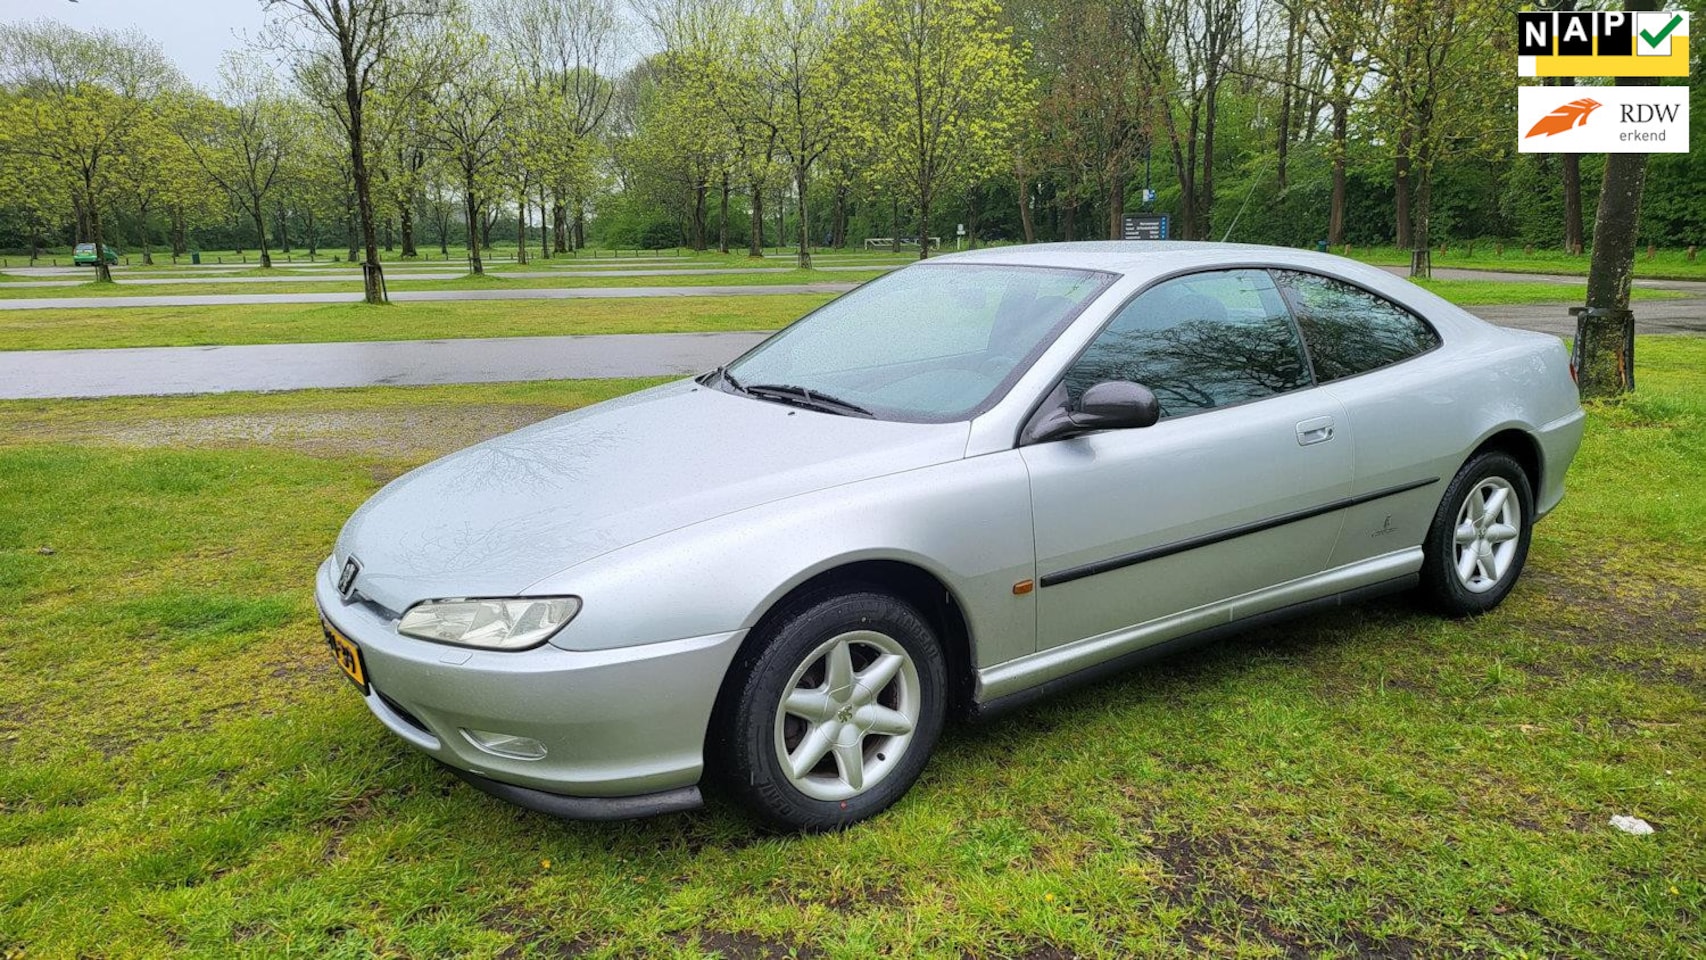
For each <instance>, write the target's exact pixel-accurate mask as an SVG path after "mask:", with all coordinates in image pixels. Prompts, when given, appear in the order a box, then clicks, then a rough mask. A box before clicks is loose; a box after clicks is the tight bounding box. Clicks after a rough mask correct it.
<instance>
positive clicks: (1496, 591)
mask: <svg viewBox="0 0 1706 960" xmlns="http://www.w3.org/2000/svg"><path fill="white" fill-rule="evenodd" d="M1499 481H1502V482H1503V483H1504V484H1506V485H1508V487H1509V488H1510V493H1511V495H1514V497H1515V499H1516V508H1517V509H1518V510H1519V511H1520V514H1521V515H1520V517H1519V522H1518V523H1517V524H1516V525H1515V526H1516V528H1517V535H1516V537H1515V539H1514V544H1515V548H1514V551H1513V552H1511V553H1510V555H1509V557H1508V560H1507V561H1506V563H1505V564H1504V565H1503V568H1502V570H1501V571H1500V575H1499V576H1498V577H1497V579H1496V580H1491V581H1489V580H1488V578H1487V577H1485V576H1483V575H1481V574H1480V573H1479V572H1478V573H1476V574H1472V575H1471V579H1472V580H1475V581H1477V582H1479V583H1480V584H1481V585H1480V587H1479V589H1476V588H1475V587H1472V586H1471V585H1470V584H1469V583H1466V582H1465V580H1464V578H1463V577H1462V576H1460V575H1459V574H1458V561H1459V560H1460V559H1461V555H1460V553H1459V550H1458V543H1457V530H1458V526H1459V520H1460V519H1461V517H1462V515H1463V511H1464V510H1465V509H1466V504H1467V501H1468V499H1469V495H1470V494H1471V492H1474V491H1477V490H1483V489H1486V488H1485V486H1484V485H1487V484H1489V483H1493V484H1496V483H1498V482H1499ZM1533 531H1534V492H1533V488H1532V487H1531V486H1530V484H1529V479H1528V474H1527V472H1526V471H1524V470H1523V469H1522V465H1521V464H1519V463H1517V462H1516V460H1515V459H1514V458H1513V457H1511V456H1510V454H1507V453H1503V452H1501V451H1497V450H1490V451H1487V452H1485V453H1481V454H1477V455H1476V456H1474V457H1472V458H1470V460H1469V462H1468V463H1466V464H1464V465H1463V469H1461V470H1459V471H1457V476H1455V477H1453V478H1452V480H1451V484H1450V485H1449V486H1447V487H1446V489H1445V496H1444V497H1443V498H1441V500H1440V504H1439V509H1438V510H1437V511H1435V513H1434V519H1433V525H1432V526H1430V527H1429V528H1428V536H1427V539H1426V540H1425V541H1423V543H1422V557H1423V560H1422V583H1421V592H1422V596H1423V598H1424V599H1425V600H1426V601H1427V602H1428V604H1429V605H1430V606H1432V607H1433V608H1434V609H1435V610H1438V611H1439V612H1440V613H1443V614H1445V615H1447V616H1451V617H1467V616H1474V615H1476V614H1481V613H1486V612H1487V611H1488V610H1491V609H1493V608H1494V607H1496V606H1498V605H1499V603H1500V602H1501V601H1503V600H1504V598H1505V596H1506V595H1507V594H1509V593H1510V592H1511V588H1513V587H1514V586H1516V581H1517V579H1518V578H1519V577H1520V576H1521V575H1522V568H1523V564H1524V563H1526V562H1527V560H1528V545H1529V540H1530V538H1531V537H1532V535H1533ZM1489 546H1491V545H1489Z"/></svg>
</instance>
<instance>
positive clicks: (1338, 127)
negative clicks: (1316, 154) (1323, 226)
mask: <svg viewBox="0 0 1706 960" xmlns="http://www.w3.org/2000/svg"><path fill="white" fill-rule="evenodd" d="M1349 114H1350V107H1349V105H1348V104H1346V103H1345V102H1344V101H1343V100H1335V101H1333V199H1332V203H1331V205H1330V206H1329V208H1328V211H1327V243H1328V244H1329V245H1330V246H1338V245H1340V244H1342V243H1344V242H1345V153H1346V150H1347V148H1348V146H1349V144H1347V143H1346V142H1345V141H1346V140H1347V138H1348V132H1349V125H1350V121H1349Z"/></svg>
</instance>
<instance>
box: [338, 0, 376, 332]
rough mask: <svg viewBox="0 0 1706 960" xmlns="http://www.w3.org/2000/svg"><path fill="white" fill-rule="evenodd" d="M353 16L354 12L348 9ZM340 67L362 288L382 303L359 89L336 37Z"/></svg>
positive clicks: (350, 59)
mask: <svg viewBox="0 0 1706 960" xmlns="http://www.w3.org/2000/svg"><path fill="white" fill-rule="evenodd" d="M350 14H351V16H352V17H353V16H354V14H355V11H354V10H353V9H352V10H351V11H350ZM340 43H341V44H342V48H343V49H342V51H341V53H342V55H343V67H344V106H345V108H346V109H347V110H348V114H349V154H350V173H351V174H352V176H353V177H354V180H355V205H356V212H357V213H358V214H359V215H360V217H361V241H362V249H363V251H364V252H365V253H366V259H364V260H363V261H362V263H361V280H362V288H363V290H364V292H365V295H366V300H367V302H368V303H384V302H385V301H386V296H385V272H384V268H383V267H381V266H380V265H379V242H378V238H377V237H376V236H375V230H374V223H373V219H374V218H373V185H372V183H371V182H370V181H369V180H368V175H367V142H366V140H365V136H366V134H365V133H364V132H363V131H362V126H361V125H362V116H361V111H362V98H361V88H360V87H359V86H358V85H357V73H358V67H357V64H356V62H355V56H354V52H353V51H352V50H351V49H350V46H351V44H350V38H347V37H344V38H340Z"/></svg>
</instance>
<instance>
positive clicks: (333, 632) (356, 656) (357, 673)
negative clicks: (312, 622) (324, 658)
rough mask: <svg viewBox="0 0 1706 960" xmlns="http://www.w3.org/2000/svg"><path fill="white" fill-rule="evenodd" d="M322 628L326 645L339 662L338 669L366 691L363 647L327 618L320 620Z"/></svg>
mask: <svg viewBox="0 0 1706 960" xmlns="http://www.w3.org/2000/svg"><path fill="white" fill-rule="evenodd" d="M320 628H321V629H322V630H324V631H325V634H326V646H327V647H329V648H331V651H332V659H333V660H336V661H337V662H338V669H340V670H342V671H343V672H344V675H345V676H347V677H349V678H350V681H351V682H353V683H354V684H355V685H356V686H357V687H360V688H361V692H362V693H366V692H367V665H366V664H365V663H363V662H362V659H361V648H360V647H358V646H356V645H355V641H354V640H351V639H350V638H348V637H346V636H344V635H343V634H341V633H339V632H338V630H337V628H336V627H334V626H332V625H331V624H330V623H327V622H326V621H325V620H321V621H320Z"/></svg>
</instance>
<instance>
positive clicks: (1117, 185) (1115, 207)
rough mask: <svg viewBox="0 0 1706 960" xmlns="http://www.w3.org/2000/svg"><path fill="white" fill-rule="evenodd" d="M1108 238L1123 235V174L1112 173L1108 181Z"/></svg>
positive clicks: (1115, 238)
mask: <svg viewBox="0 0 1706 960" xmlns="http://www.w3.org/2000/svg"><path fill="white" fill-rule="evenodd" d="M1107 193H1108V239H1109V240H1119V239H1121V238H1123V237H1124V236H1125V230H1124V229H1123V227H1124V226H1125V220H1124V219H1123V215H1124V213H1125V176H1124V175H1123V174H1120V173H1116V174H1114V177H1113V179H1112V180H1110V181H1108V190H1107Z"/></svg>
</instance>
